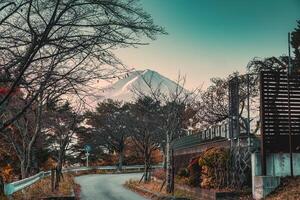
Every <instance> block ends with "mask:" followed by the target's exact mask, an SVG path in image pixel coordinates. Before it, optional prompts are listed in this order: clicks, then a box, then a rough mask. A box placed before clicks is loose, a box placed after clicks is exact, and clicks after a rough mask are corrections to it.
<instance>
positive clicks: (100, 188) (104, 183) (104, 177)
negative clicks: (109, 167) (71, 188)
mask: <svg viewBox="0 0 300 200" xmlns="http://www.w3.org/2000/svg"><path fill="white" fill-rule="evenodd" d="M141 176H142V174H140V173H139V174H93V175H85V176H79V177H76V178H75V181H76V183H78V184H79V185H80V186H81V194H80V199H81V200H146V199H145V198H143V197H142V196H139V195H138V194H136V193H134V192H132V191H130V190H127V189H126V188H124V187H123V184H124V183H125V182H126V181H127V180H130V179H140V178H141Z"/></svg>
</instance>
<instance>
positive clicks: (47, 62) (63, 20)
mask: <svg viewBox="0 0 300 200" xmlns="http://www.w3.org/2000/svg"><path fill="white" fill-rule="evenodd" d="M0 8H1V9H0V13H1V16H3V18H2V19H1V21H0V22H1V23H0V51H1V53H0V72H1V73H4V74H5V75H6V76H4V77H3V79H2V80H1V82H6V83H7V87H9V92H8V93H7V94H6V95H5V96H4V97H3V98H1V99H0V108H1V109H4V108H5V107H6V106H4V105H6V104H7V103H9V100H10V98H11V95H12V93H13V92H14V91H15V90H16V88H18V89H21V90H22V89H23V88H24V86H25V87H26V88H29V87H30V88H32V93H31V94H30V98H29V100H28V102H27V104H26V105H24V106H23V108H22V109H21V110H20V111H19V112H18V113H16V114H15V115H14V116H13V117H12V118H11V119H8V120H6V121H4V122H3V123H2V125H1V126H0V130H3V128H5V127H7V126H8V125H9V124H11V123H12V122H13V121H14V120H16V119H17V118H19V117H20V116H21V115H22V114H23V113H24V112H25V110H26V109H28V108H29V107H30V105H31V104H32V103H33V102H34V101H35V100H36V99H37V98H38V96H39V93H41V92H43V91H44V90H45V89H46V88H48V87H49V86H54V85H60V84H61V83H63V84H69V85H71V86H72V87H73V89H78V88H77V87H76V85H78V84H81V85H82V84H85V83H86V82H87V81H89V80H91V79H95V78H100V79H101V78H110V77H114V76H115V75H116V72H118V70H120V69H123V66H122V64H121V62H120V61H119V60H118V59H117V58H116V57H115V56H114V54H113V53H112V50H113V49H115V48H117V47H127V46H134V45H140V44H144V43H141V41H140V40H139V38H141V37H142V36H146V37H148V38H150V39H155V35H156V34H158V33H164V31H163V29H162V28H161V27H159V26H156V25H154V23H153V21H152V19H151V16H150V15H149V14H147V13H146V12H144V11H143V9H141V8H140V6H139V4H138V3H137V1H133V0H111V1H107V0H99V1H90V0H55V1H47V0H16V1H4V0H3V1H0ZM118 66H119V67H118ZM41 83H43V84H41ZM73 92H74V91H73ZM24 94H25V95H27V93H25V92H24ZM76 94H78V93H76Z"/></svg>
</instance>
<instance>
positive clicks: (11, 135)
mask: <svg viewBox="0 0 300 200" xmlns="http://www.w3.org/2000/svg"><path fill="white" fill-rule="evenodd" d="M40 102H41V101H40ZM24 103H25V102H24V100H23V99H21V98H18V97H14V100H13V104H11V105H10V107H9V112H6V113H4V114H3V117H6V118H9V117H10V116H12V115H13V114H14V113H15V112H18V109H19V106H22V104H24ZM41 109H42V104H41V103H40V104H38V105H36V104H34V105H33V107H32V109H27V110H26V112H25V113H24V115H22V117H21V118H19V119H18V120H16V121H14V123H12V124H11V125H10V126H9V127H8V128H7V129H6V130H5V131H3V132H0V135H1V137H2V138H3V139H4V141H5V142H6V143H7V144H9V145H10V146H12V147H13V150H14V153H15V155H16V156H17V158H18V159H19V161H20V168H21V176H22V178H26V177H27V176H28V174H29V173H30V169H31V166H32V149H33V146H34V144H35V142H36V138H37V136H38V133H39V131H40V128H41V126H40V125H41V122H40V120H41V114H42V113H41Z"/></svg>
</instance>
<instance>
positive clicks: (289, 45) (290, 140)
mask: <svg viewBox="0 0 300 200" xmlns="http://www.w3.org/2000/svg"><path fill="white" fill-rule="evenodd" d="M288 43H289V44H288V51H289V62H288V70H287V71H288V74H287V81H288V111H289V113H288V115H289V151H290V166H291V176H292V177H293V176H294V169H293V168H294V167H293V148H292V132H291V131H292V130H291V129H292V127H291V103H290V98H291V94H290V75H291V73H292V69H291V34H290V33H288Z"/></svg>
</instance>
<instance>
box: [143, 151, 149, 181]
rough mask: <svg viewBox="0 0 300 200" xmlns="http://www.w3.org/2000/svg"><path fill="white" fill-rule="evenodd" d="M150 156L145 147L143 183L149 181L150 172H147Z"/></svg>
mask: <svg viewBox="0 0 300 200" xmlns="http://www.w3.org/2000/svg"><path fill="white" fill-rule="evenodd" d="M150 156H151V154H149V153H148V152H147V149H146V151H145V152H144V182H145V183H146V182H148V181H150V172H149V169H150Z"/></svg>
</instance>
